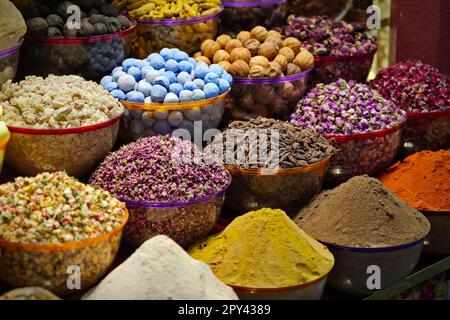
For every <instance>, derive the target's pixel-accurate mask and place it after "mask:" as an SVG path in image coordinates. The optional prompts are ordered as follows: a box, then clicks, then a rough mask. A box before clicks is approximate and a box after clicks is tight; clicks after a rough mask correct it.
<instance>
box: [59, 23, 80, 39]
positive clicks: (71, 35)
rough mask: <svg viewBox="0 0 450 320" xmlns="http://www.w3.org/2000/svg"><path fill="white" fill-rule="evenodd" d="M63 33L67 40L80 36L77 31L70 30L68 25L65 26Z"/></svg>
mask: <svg viewBox="0 0 450 320" xmlns="http://www.w3.org/2000/svg"><path fill="white" fill-rule="evenodd" d="M63 33H64V37H65V38H76V37H77V35H78V32H77V29H74V28H69V26H68V25H67V24H65V25H64V28H63Z"/></svg>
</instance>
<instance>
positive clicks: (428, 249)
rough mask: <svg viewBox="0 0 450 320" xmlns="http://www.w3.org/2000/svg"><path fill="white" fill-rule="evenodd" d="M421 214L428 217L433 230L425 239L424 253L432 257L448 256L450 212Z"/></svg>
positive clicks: (449, 248)
mask: <svg viewBox="0 0 450 320" xmlns="http://www.w3.org/2000/svg"><path fill="white" fill-rule="evenodd" d="M420 212H421V213H422V214H423V215H424V216H425V217H427V219H428V221H430V224H431V230H430V233H429V234H428V236H427V237H426V238H425V243H424V245H423V252H424V253H426V254H431V255H443V254H445V255H448V254H449V253H450V242H449V241H448V239H449V237H450V211H424V210H420Z"/></svg>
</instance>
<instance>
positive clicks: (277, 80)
mask: <svg viewBox="0 0 450 320" xmlns="http://www.w3.org/2000/svg"><path fill="white" fill-rule="evenodd" d="M313 70H314V67H312V68H310V69H308V70H306V71H302V72H300V73H296V74H293V75H290V76H285V77H272V78H267V77H264V78H248V77H247V78H244V77H233V83H236V84H274V83H284V82H289V81H296V80H300V79H306V78H307V77H308V76H309V75H310V73H311V72H312V71H313Z"/></svg>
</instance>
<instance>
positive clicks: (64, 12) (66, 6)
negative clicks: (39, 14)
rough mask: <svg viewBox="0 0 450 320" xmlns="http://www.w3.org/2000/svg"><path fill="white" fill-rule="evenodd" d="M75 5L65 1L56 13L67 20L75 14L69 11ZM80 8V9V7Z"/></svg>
mask: <svg viewBox="0 0 450 320" xmlns="http://www.w3.org/2000/svg"><path fill="white" fill-rule="evenodd" d="M74 5H75V4H73V3H72V2H70V1H64V2H62V3H61V4H60V5H59V6H58V8H57V9H56V12H57V13H58V14H59V15H60V16H61V17H63V18H65V19H67V18H68V17H69V16H70V15H72V14H73V12H71V11H70V10H68V9H69V7H70V6H74ZM78 8H79V7H78Z"/></svg>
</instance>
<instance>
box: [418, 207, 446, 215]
mask: <svg viewBox="0 0 450 320" xmlns="http://www.w3.org/2000/svg"><path fill="white" fill-rule="evenodd" d="M417 210H419V209H417ZM419 211H420V212H421V213H422V214H423V215H424V216H437V217H440V216H445V217H447V216H450V210H440V211H437V210H419Z"/></svg>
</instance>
